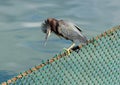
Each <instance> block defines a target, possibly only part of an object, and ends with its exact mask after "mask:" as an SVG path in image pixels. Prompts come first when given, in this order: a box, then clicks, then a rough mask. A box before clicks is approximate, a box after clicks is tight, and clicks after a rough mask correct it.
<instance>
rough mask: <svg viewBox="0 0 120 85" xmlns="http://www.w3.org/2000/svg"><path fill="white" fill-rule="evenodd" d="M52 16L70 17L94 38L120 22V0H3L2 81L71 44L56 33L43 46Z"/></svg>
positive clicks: (0, 32) (0, 0) (0, 36)
mask: <svg viewBox="0 0 120 85" xmlns="http://www.w3.org/2000/svg"><path fill="white" fill-rule="evenodd" d="M48 17H54V18H58V19H65V20H70V21H72V22H74V23H76V24H77V25H78V26H80V27H81V28H82V29H83V32H84V34H85V35H86V36H87V37H88V38H91V37H93V36H96V35H98V34H100V33H101V32H103V31H105V30H107V29H109V28H111V27H113V26H116V25H119V24H120V0H0V82H3V81H6V80H7V79H9V78H11V77H13V76H15V75H17V74H18V73H20V72H23V71H25V70H28V69H29V68H31V67H33V66H35V65H39V64H40V63H41V62H42V61H46V60H47V59H50V58H51V57H53V56H54V55H55V54H57V53H59V52H60V51H62V50H63V48H64V47H68V46H70V44H71V42H70V41H66V40H64V39H62V40H61V39H59V38H58V37H56V36H54V34H52V35H51V36H50V38H49V40H48V42H47V46H46V47H44V46H43V42H44V37H45V35H44V34H43V33H42V32H41V30H40V25H41V22H42V21H43V20H44V19H46V18H48Z"/></svg>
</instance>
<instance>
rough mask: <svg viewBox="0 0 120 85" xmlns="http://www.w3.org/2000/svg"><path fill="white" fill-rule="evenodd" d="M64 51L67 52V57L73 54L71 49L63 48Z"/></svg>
mask: <svg viewBox="0 0 120 85" xmlns="http://www.w3.org/2000/svg"><path fill="white" fill-rule="evenodd" d="M63 49H64V50H65V52H66V54H67V55H70V53H71V52H70V49H69V48H63Z"/></svg>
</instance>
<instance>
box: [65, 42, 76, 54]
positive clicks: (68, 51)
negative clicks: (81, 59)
mask: <svg viewBox="0 0 120 85" xmlns="http://www.w3.org/2000/svg"><path fill="white" fill-rule="evenodd" d="M74 46H75V43H72V45H71V46H70V47H69V48H64V49H65V50H66V51H67V54H68V55H70V49H71V48H73V47H74Z"/></svg>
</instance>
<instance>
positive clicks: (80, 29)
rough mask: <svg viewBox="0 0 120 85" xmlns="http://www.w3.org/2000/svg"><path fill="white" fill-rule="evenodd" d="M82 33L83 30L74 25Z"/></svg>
mask: <svg viewBox="0 0 120 85" xmlns="http://www.w3.org/2000/svg"><path fill="white" fill-rule="evenodd" d="M74 26H75V27H76V28H77V29H78V30H79V31H80V32H82V29H80V28H79V27H78V26H77V25H74Z"/></svg>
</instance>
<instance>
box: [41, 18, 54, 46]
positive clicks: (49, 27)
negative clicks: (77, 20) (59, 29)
mask: <svg viewBox="0 0 120 85" xmlns="http://www.w3.org/2000/svg"><path fill="white" fill-rule="evenodd" d="M55 21H56V19H54V18H48V19H47V20H45V21H44V22H43V23H42V26H41V29H42V31H43V32H44V33H46V37H45V45H46V41H47V39H48V37H49V36H50V33H51V32H52V31H53V29H54V22H55Z"/></svg>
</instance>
